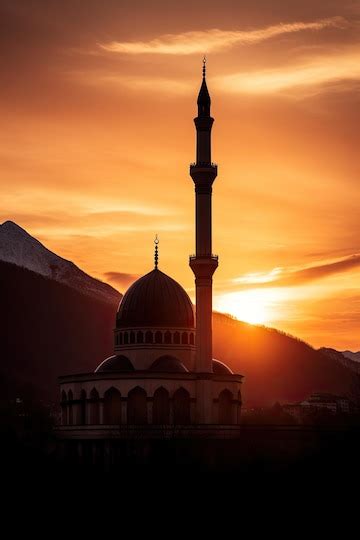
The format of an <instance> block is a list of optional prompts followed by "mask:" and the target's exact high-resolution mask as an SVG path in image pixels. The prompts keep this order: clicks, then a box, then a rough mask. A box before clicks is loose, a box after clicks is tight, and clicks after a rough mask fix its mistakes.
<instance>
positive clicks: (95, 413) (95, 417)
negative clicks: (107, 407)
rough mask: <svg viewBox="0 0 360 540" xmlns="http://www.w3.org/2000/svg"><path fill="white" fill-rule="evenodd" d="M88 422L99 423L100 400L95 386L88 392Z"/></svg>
mask: <svg viewBox="0 0 360 540" xmlns="http://www.w3.org/2000/svg"><path fill="white" fill-rule="evenodd" d="M89 413H90V414H89V417H90V418H89V420H90V424H93V425H94V424H95V425H97V424H100V402H99V393H98V391H97V390H96V388H93V389H92V390H91V393H90V411H89Z"/></svg>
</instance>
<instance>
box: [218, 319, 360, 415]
mask: <svg viewBox="0 0 360 540" xmlns="http://www.w3.org/2000/svg"><path fill="white" fill-rule="evenodd" d="M213 326H214V356H215V357H217V358H219V359H221V360H223V361H224V362H226V363H227V364H228V365H229V366H230V367H231V368H232V369H233V370H234V371H237V372H240V373H242V374H243V375H245V382H244V398H245V400H246V403H247V404H252V405H263V404H270V403H274V402H275V401H279V402H292V401H298V400H300V399H303V398H304V397H306V396H308V395H309V394H311V393H312V392H315V391H316V392H321V391H324V392H325V391H326V392H330V393H336V394H348V393H352V392H353V388H354V377H356V376H355V375H354V374H353V373H352V372H351V371H350V370H348V369H347V367H346V366H344V365H341V364H340V363H339V362H338V361H337V360H336V359H335V358H329V357H327V356H326V355H324V354H322V353H321V352H319V351H316V350H314V349H313V348H312V347H310V346H309V345H307V344H306V343H304V342H303V341H300V340H298V339H296V338H294V337H291V336H288V335H286V334H284V333H282V332H279V331H277V330H274V329H271V328H266V327H262V326H253V325H250V324H246V323H243V322H240V321H237V320H234V319H232V318H231V317H228V316H226V315H222V314H214V325H213Z"/></svg>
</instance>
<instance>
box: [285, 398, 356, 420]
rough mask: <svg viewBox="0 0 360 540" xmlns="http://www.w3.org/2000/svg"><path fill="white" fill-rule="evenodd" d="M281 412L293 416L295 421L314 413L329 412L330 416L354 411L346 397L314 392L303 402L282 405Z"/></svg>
mask: <svg viewBox="0 0 360 540" xmlns="http://www.w3.org/2000/svg"><path fill="white" fill-rule="evenodd" d="M283 410H284V411H285V412H287V413H288V414H291V415H292V416H294V417H295V418H296V419H297V420H301V419H302V418H303V417H304V416H306V415H307V414H309V413H311V412H314V411H329V412H330V413H331V414H349V413H350V412H352V411H353V410H354V406H353V403H352V401H351V400H350V399H349V398H348V397H346V396H337V395H334V394H327V393H322V392H315V393H313V394H311V396H310V397H309V398H308V399H305V400H304V401H301V402H299V403H292V404H291V403H290V404H287V405H284V406H283Z"/></svg>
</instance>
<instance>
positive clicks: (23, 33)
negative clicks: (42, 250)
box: [0, 0, 360, 350]
mask: <svg viewBox="0 0 360 540" xmlns="http://www.w3.org/2000/svg"><path fill="white" fill-rule="evenodd" d="M0 25H1V32H0V41H1V50H2V55H1V61H0V62H1V64H0V69H1V81H2V83H1V85H0V113H1V123H2V129H1V132H0V140H1V141H0V186H1V194H2V196H1V198H0V222H3V221H5V220H8V219H10V220H12V221H15V222H16V223H18V224H19V225H20V226H22V227H24V228H25V229H26V230H27V231H28V232H29V233H30V234H32V235H34V236H35V237H36V238H38V239H39V240H40V241H42V242H43V243H44V244H45V245H46V246H47V247H48V248H49V249H51V250H53V251H55V252H56V253H57V254H59V255H61V256H62V257H65V258H67V259H71V260H73V261H74V262H75V263H76V264H77V265H78V266H80V267H81V268H82V269H83V270H85V271H86V272H88V273H89V274H91V275H93V276H95V277H97V278H99V279H102V280H104V281H107V282H109V283H111V284H112V285H113V286H115V287H116V288H117V289H118V290H120V291H122V292H123V291H124V290H126V288H127V287H128V286H129V284H130V283H132V282H133V281H134V280H135V279H136V278H137V277H138V276H140V275H142V274H144V273H146V272H148V271H150V270H151V269H152V268H153V249H154V245H153V240H154V237H155V234H158V236H159V239H160V244H159V253H160V257H159V267H160V268H161V269H162V270H163V271H164V272H165V273H167V274H169V275H171V276H172V277H174V278H175V279H176V280H177V281H179V282H180V283H181V284H182V285H183V286H184V287H185V289H186V290H187V291H188V293H189V294H190V296H191V297H192V298H194V279H193V275H192V272H191V270H190V268H189V266H188V255H189V254H191V253H192V252H193V251H194V192H193V184H192V180H191V178H190V177H189V169H188V167H189V163H190V162H192V161H194V158H195V130H194V124H193V118H194V116H195V115H196V98H197V93H198V90H199V86H200V82H201V80H200V79H201V68H202V57H203V54H204V53H205V54H206V55H207V81H208V87H209V91H210V94H211V97H212V116H214V118H215V122H214V127H213V137H212V138H213V156H212V157H213V161H215V162H217V163H218V178H217V179H216V182H215V184H214V190H213V251H214V252H215V253H217V254H218V255H219V268H218V270H217V272H216V274H215V275H214V307H215V309H217V310H220V311H224V312H227V313H231V314H232V315H234V316H236V317H238V318H239V319H242V320H245V321H248V322H252V323H260V324H266V325H268V326H272V327H275V328H278V329H280V330H282V331H284V332H287V333H290V334H292V335H295V336H297V337H299V338H301V339H304V340H305V341H307V342H308V343H310V344H311V345H313V346H315V347H320V346H328V347H334V348H338V349H352V350H359V349H360V218H359V206H360V185H359V182H360V175H359V172H360V167H359V134H358V133H359V125H360V99H359V96H360V1H358V0H355V1H354V0H343V1H341V2H340V1H338V0H337V1H330V0H311V1H308V0H301V1H297V0H293V1H291V2H289V1H288V0H287V1H284V0H273V1H271V2H270V1H268V0H258V1H254V0H244V1H242V2H238V1H230V0H223V1H222V2H221V3H219V2H215V1H210V0H208V1H206V2H204V1H202V0H199V1H197V2H190V1H188V0H183V1H182V2H176V1H173V0H166V1H161V0H160V1H159V0H152V1H151V2H148V1H145V0H142V1H139V0H131V1H130V0H128V1H121V0H117V1H115V0H113V1H112V0H101V1H100V0H96V1H95V0H88V1H87V2H83V1H80V0H71V1H68V0H62V1H61V2H59V1H55V0H44V1H36V0H31V1H28V0H23V1H19V0H11V1H6V0H0Z"/></svg>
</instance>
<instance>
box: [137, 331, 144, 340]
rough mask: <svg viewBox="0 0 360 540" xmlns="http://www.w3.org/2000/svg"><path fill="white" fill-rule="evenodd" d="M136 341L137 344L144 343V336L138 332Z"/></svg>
mask: <svg viewBox="0 0 360 540" xmlns="http://www.w3.org/2000/svg"><path fill="white" fill-rule="evenodd" d="M136 339H137V342H138V343H144V334H143V333H142V332H141V331H139V332H138V333H137V337H136Z"/></svg>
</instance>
